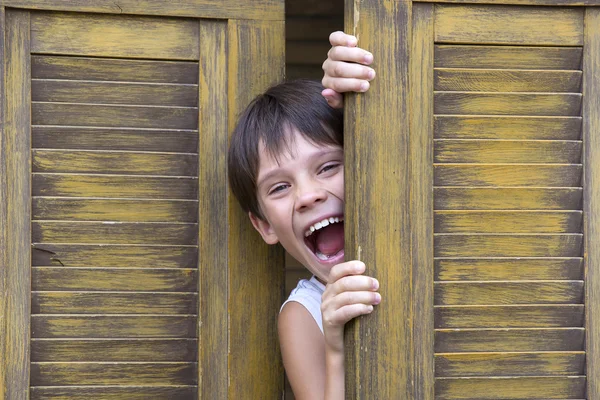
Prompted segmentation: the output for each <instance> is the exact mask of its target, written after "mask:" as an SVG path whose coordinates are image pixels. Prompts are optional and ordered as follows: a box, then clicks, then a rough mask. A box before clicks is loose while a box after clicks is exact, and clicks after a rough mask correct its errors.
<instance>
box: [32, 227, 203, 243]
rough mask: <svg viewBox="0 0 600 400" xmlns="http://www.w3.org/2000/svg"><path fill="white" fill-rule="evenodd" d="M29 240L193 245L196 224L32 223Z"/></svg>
mask: <svg viewBox="0 0 600 400" xmlns="http://www.w3.org/2000/svg"><path fill="white" fill-rule="evenodd" d="M31 229H32V233H31V240H32V241H33V242H49V243H73V244H76V243H80V244H159V245H195V244H196V243H197V240H198V224H190V223H182V224H177V223H159V222H148V223H145V222H139V223H138V222H114V221H110V222H68V221H34V222H32V223H31Z"/></svg>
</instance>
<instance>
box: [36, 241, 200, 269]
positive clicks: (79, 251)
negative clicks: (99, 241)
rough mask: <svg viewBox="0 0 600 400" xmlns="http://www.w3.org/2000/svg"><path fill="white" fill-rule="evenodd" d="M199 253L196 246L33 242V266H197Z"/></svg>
mask: <svg viewBox="0 0 600 400" xmlns="http://www.w3.org/2000/svg"><path fill="white" fill-rule="evenodd" d="M197 260H198V254H197V249H196V247H195V246H105V245H83V246H82V245H64V244H60V245H55V244H47V243H44V244H39V243H36V244H34V245H33V246H32V260H31V263H32V266H34V267H44V266H52V265H53V266H63V267H90V266H91V267H107V268H124V267H125V268H194V267H195V266H196V264H197Z"/></svg>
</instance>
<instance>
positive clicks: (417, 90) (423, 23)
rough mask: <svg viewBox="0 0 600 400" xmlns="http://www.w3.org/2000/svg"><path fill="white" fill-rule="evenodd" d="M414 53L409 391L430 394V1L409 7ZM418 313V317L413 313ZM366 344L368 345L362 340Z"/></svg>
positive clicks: (425, 397) (430, 398)
mask: <svg viewBox="0 0 600 400" xmlns="http://www.w3.org/2000/svg"><path fill="white" fill-rule="evenodd" d="M412 12H413V14H412V44H411V52H412V54H413V57H411V60H410V79H411V82H412V83H413V84H412V85H411V92H410V96H411V115H412V118H411V121H410V123H411V125H410V131H411V140H410V148H409V151H410V159H411V162H412V164H411V167H412V168H411V176H410V179H411V184H410V185H411V191H410V215H411V216H412V217H413V220H412V221H411V225H412V232H411V246H412V249H413V250H412V255H411V261H412V276H413V288H412V290H413V297H412V300H411V301H412V303H413V304H412V308H413V309H412V313H413V315H414V316H415V318H414V320H413V322H412V323H413V324H414V325H413V337H414V338H415V340H414V342H413V348H414V350H413V351H414V358H413V361H412V363H413V365H412V368H414V373H413V374H414V377H413V391H412V392H413V393H412V397H413V398H415V399H423V400H433V399H434V376H435V371H434V368H435V365H434V363H433V362H432V361H433V360H432V357H431V356H432V354H433V349H434V343H433V340H434V337H433V335H432V334H431V332H433V330H434V321H433V320H434V316H433V297H434V296H433V291H432V285H431V282H432V281H433V269H432V268H423V266H427V265H429V266H430V265H432V263H433V192H432V190H431V186H432V183H433V165H432V163H431V160H432V158H433V146H432V142H433V86H434V80H433V79H432V76H431V74H430V71H431V69H432V68H433V58H434V52H433V5H431V4H415V5H414V7H413V10H412ZM417 316H418V317H417ZM367 346H368V345H367Z"/></svg>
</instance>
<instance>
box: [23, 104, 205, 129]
mask: <svg viewBox="0 0 600 400" xmlns="http://www.w3.org/2000/svg"><path fill="white" fill-rule="evenodd" d="M31 112H32V116H31V118H32V124H34V125H74V126H99V127H117V128H158V129H198V109H197V108H194V107H156V106H125V105H94V104H74V103H36V102H34V103H32V104H31Z"/></svg>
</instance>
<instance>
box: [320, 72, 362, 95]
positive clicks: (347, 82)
mask: <svg viewBox="0 0 600 400" xmlns="http://www.w3.org/2000/svg"><path fill="white" fill-rule="evenodd" d="M322 83H323V86H324V87H325V88H327V89H332V90H334V91H336V92H338V93H344V92H359V93H363V92H366V91H367V90H369V88H370V87H371V84H370V83H369V82H368V81H365V80H363V79H354V78H331V77H329V76H324V77H323V80H322Z"/></svg>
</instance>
